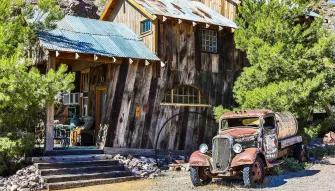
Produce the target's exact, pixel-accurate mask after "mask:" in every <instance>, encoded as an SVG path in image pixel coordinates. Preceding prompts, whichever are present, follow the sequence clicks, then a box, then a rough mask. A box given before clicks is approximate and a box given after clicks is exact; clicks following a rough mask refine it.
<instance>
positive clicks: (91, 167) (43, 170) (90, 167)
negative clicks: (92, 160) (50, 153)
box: [40, 165, 124, 172]
mask: <svg viewBox="0 0 335 191" xmlns="http://www.w3.org/2000/svg"><path fill="white" fill-rule="evenodd" d="M115 167H124V166H123V165H108V166H85V167H74V168H71V167H65V168H48V169H41V170H40V171H41V172H48V171H61V170H85V169H99V168H115Z"/></svg>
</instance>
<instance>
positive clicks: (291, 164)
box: [282, 158, 306, 172]
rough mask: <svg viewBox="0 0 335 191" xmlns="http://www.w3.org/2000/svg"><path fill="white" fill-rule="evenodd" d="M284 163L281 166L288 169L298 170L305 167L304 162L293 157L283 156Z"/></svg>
mask: <svg viewBox="0 0 335 191" xmlns="http://www.w3.org/2000/svg"><path fill="white" fill-rule="evenodd" d="M283 160H284V163H283V165H282V168H284V169H285V170H288V171H294V172H295V171H300V170H304V169H305V166H306V165H305V164H304V163H299V161H297V160H295V159H294V158H284V159H283Z"/></svg>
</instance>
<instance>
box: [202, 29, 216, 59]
mask: <svg viewBox="0 0 335 191" xmlns="http://www.w3.org/2000/svg"><path fill="white" fill-rule="evenodd" d="M200 33H201V50H202V51H204V52H212V53H216V52H217V50H218V33H217V32H216V31H214V30H208V29H201V30H200Z"/></svg>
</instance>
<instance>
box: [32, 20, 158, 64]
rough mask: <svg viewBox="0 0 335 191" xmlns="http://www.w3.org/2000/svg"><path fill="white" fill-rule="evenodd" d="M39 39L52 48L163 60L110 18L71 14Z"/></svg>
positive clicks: (123, 26) (110, 55) (125, 27)
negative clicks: (99, 18) (104, 19)
mask: <svg viewBox="0 0 335 191" xmlns="http://www.w3.org/2000/svg"><path fill="white" fill-rule="evenodd" d="M38 38H39V40H40V43H41V45H42V46H43V47H45V48H46V49H48V50H55V51H64V52H76V53H85V54H96V55H101V56H108V57H113V56H114V57H124V58H134V59H146V60H157V61H158V60H159V58H158V57H157V56H156V55H155V54H154V53H153V52H151V51H150V50H149V49H148V48H147V47H146V46H145V45H144V43H143V42H142V41H141V40H139V38H138V37H137V36H136V35H135V33H133V32H132V31H131V30H130V29H129V28H128V27H127V26H125V25H123V24H117V23H112V22H107V21H100V20H95V19H87V18H82V17H74V16H68V15H67V16H65V17H64V18H63V19H62V20H60V21H59V22H58V23H57V27H56V28H55V29H53V30H48V31H41V32H39V34H38Z"/></svg>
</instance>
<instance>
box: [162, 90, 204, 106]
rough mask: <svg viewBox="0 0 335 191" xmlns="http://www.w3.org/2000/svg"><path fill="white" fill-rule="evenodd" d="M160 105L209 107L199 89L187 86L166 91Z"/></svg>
mask: <svg viewBox="0 0 335 191" xmlns="http://www.w3.org/2000/svg"><path fill="white" fill-rule="evenodd" d="M161 105H174V106H195V107H210V105H208V104H207V103H206V100H205V98H204V96H203V95H202V94H201V92H200V90H199V89H197V88H195V87H192V86H187V85H180V86H177V87H176V88H174V89H171V90H169V91H167V92H166V94H165V96H164V99H163V101H162V103H161Z"/></svg>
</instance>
